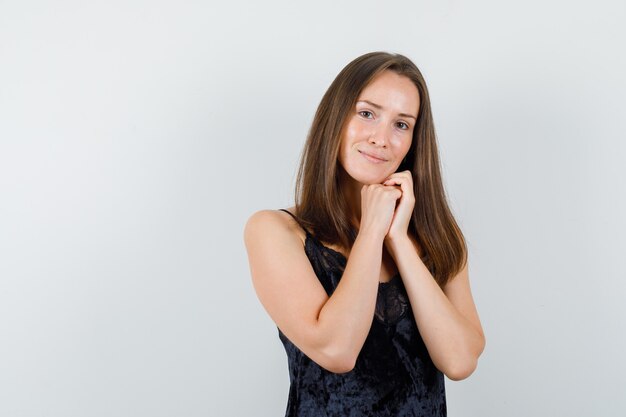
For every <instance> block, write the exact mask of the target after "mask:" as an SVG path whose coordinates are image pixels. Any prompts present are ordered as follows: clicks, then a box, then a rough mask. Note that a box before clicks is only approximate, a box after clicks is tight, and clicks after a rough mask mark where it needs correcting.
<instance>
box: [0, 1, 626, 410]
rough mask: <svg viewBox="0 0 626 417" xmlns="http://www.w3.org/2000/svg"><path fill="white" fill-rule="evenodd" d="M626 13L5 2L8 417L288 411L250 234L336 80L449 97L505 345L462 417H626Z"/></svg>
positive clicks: (463, 214)
mask: <svg viewBox="0 0 626 417" xmlns="http://www.w3.org/2000/svg"><path fill="white" fill-rule="evenodd" d="M624 21H626V6H625V3H624V2H623V1H621V0H615V1H610V0H602V1H596V2H590V1H586V2H583V1H571V0H570V1H546V0H541V1H538V0H533V1H524V2H502V1H473V2H461V1H453V0H447V1H441V0H440V1H434V0H432V1H406V2H380V1H377V2H373V1H351V2H348V1H333V2H331V1H315V2H287V1H284V2H278V1H259V2H252V1H250V2H246V3H243V2H219V3H212V2H208V1H198V2H180V1H177V2H174V1H143V2H139V1H106V2H105V1H90V2H84V1H74V2H70V1H49V2H44V1H39V2H37V1H32V2H28V1H19V2H18V1H13V2H11V1H6V0H0V338H1V340H0V415H2V416H7V417H18V416H55V417H56V416H59V417H70V416H76V417H79V416H80V417H85V416H133V417H134V416H220V417H221V416H268V417H272V416H280V415H284V412H285V407H286V403H287V393H288V384H289V381H288V373H287V360H286V355H285V352H284V349H283V347H282V345H281V344H280V341H279V339H278V333H277V329H276V327H275V325H274V323H273V322H272V321H271V319H270V318H269V316H268V315H267V313H266V312H265V310H264V309H263V307H262V306H261V304H260V302H259V301H258V299H257V298H256V294H255V292H254V289H253V287H252V284H251V279H250V274H249V269H248V263H247V256H246V252H245V247H244V244H243V226H244V224H245V221H246V220H247V218H248V217H249V216H250V215H251V214H252V213H253V212H255V211H256V210H260V209H278V208H284V207H289V206H291V205H292V204H293V196H292V193H293V185H294V181H295V172H296V168H297V163H298V159H299V155H300V151H301V149H302V145H303V143H304V140H305V136H306V133H307V131H308V128H309V126H310V123H311V120H312V118H313V114H314V112H315V109H316V107H317V105H318V103H319V100H320V99H321V97H322V95H323V93H324V91H325V90H326V88H327V87H328V86H329V84H330V83H331V81H332V80H333V78H334V77H335V76H336V74H337V73H338V72H339V71H340V70H341V68H343V66H344V65H346V64H347V63H348V62H349V61H351V60H352V59H354V58H356V57H357V56H359V55H361V54H363V53H365V52H370V51H376V50H385V51H389V52H399V53H402V54H404V55H407V56H408V57H409V58H411V59H413V60H414V62H415V63H416V64H417V65H418V67H419V68H420V69H421V70H422V72H423V74H424V76H425V78H426V81H427V83H428V86H429V89H430V94H431V98H432V106H433V113H434V118H435V125H436V128H437V133H438V140H439V145H440V151H441V159H442V165H443V174H444V179H445V185H446V191H447V193H448V195H449V198H450V203H451V206H452V208H453V211H454V214H455V215H456V217H457V219H458V221H459V223H460V225H461V227H462V229H463V231H464V233H465V235H466V237H467V240H468V243H469V250H470V282H471V284H472V290H473V293H474V298H475V301H476V304H477V307H478V310H479V314H480V317H481V320H482V323H483V327H484V330H485V333H486V337H487V346H486V349H485V351H484V352H483V355H482V356H481V358H480V361H479V365H478V368H477V370H476V371H475V372H474V374H472V375H471V376H470V377H469V378H468V379H466V380H463V381H458V382H454V381H450V380H446V389H447V398H448V410H449V415H450V416H455V417H458V416H461V417H462V416H476V417H488V416H493V417H502V416H507V417H516V416H520V417H522V416H524V417H527V416H533V417H537V416H623V415H625V413H626V399H625V398H626V397H624V395H623V393H624V382H623V376H624V374H626V361H625V360H624V351H625V350H626V337H625V334H624V333H625V332H624V330H625V327H626V326H625V321H626V320H625V317H626V312H625V308H624V299H625V296H626V280H625V278H626V274H625V273H624V266H623V265H624V264H623V262H620V261H621V260H623V259H624V251H625V249H626V245H625V244H624V232H625V231H626V230H625V229H626V227H625V226H626V221H625V220H624V213H625V212H626V196H625V188H626V187H625V184H624V178H626V167H625V161H626V142H625V139H626V137H625V133H626V126H625V120H626V118H625V116H626V114H625V113H626V110H625V109H626V106H625V105H624V98H625V97H626V95H625V93H626V81H625V77H624V74H625V73H626V59H625V56H624V41H623V39H625V37H626V29H625V26H624Z"/></svg>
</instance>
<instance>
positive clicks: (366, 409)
mask: <svg viewBox="0 0 626 417" xmlns="http://www.w3.org/2000/svg"><path fill="white" fill-rule="evenodd" d="M280 210H282V211H285V212H287V213H289V214H291V216H292V217H293V218H294V219H295V220H296V221H297V222H298V223H299V224H300V226H301V227H302V228H303V229H304V231H305V232H306V241H305V247H304V249H305V252H306V255H307V257H308V258H309V260H310V261H311V265H312V266H313V269H314V271H315V274H316V275H317V277H318V278H319V280H320V283H321V284H322V286H323V287H324V289H325V290H326V293H327V294H328V296H329V297H330V296H331V295H332V293H333V291H334V290H335V288H336V287H337V285H338V283H339V280H340V279H341V276H342V274H343V270H344V268H345V266H346V263H347V259H346V257H345V256H344V255H343V254H341V253H340V252H337V251H335V250H333V249H331V248H328V247H326V246H324V245H322V243H321V242H320V241H318V240H317V239H316V238H315V236H313V235H312V234H310V233H309V231H308V230H307V229H306V228H304V226H302V223H300V221H299V219H298V218H297V217H296V216H294V215H293V214H292V213H291V212H289V211H287V210H285V209H280ZM277 328H278V327H277ZM278 337H279V338H280V340H281V341H282V343H283V345H284V347H285V351H286V352H287V359H288V362H289V379H290V387H289V400H288V403H287V411H286V414H285V416H286V417H296V416H297V417H348V416H350V417H361V416H376V417H379V416H380V417H382V416H385V417H401V416H402V417H408V416H415V417H417V416H420V417H426V416H428V417H434V416H446V415H447V409H446V394H445V384H444V377H443V373H442V372H441V371H439V370H438V369H437V368H436V367H435V365H434V364H433V362H432V360H431V358H430V355H429V354H428V351H427V350H426V346H425V345H424V341H423V340H422V338H421V336H420V333H419V331H418V328H417V324H416V322H415V318H414V316H413V312H412V310H411V305H410V303H409V299H408V296H407V294H406V289H405V288H404V285H403V283H402V278H401V276H400V275H399V274H396V275H395V276H394V277H393V278H392V279H391V280H390V281H388V282H381V283H379V287H378V296H377V299H376V311H375V314H374V317H373V321H372V327H371V328H370V331H369V334H368V335H367V338H366V339H365V343H364V344H363V348H362V349H361V351H360V353H359V356H358V357H357V360H356V364H355V367H354V369H352V370H351V371H350V372H346V373H342V374H336V373H333V372H330V371H328V370H326V369H324V368H322V367H321V366H319V365H318V364H317V363H315V362H314V361H313V360H311V359H310V358H309V357H308V356H306V355H305V354H304V353H303V352H302V351H301V350H300V349H298V347H297V346H295V345H294V344H293V343H292V342H291V341H290V340H289V339H288V338H287V337H286V336H285V335H284V334H283V333H282V331H281V330H280V329H279V328H278Z"/></svg>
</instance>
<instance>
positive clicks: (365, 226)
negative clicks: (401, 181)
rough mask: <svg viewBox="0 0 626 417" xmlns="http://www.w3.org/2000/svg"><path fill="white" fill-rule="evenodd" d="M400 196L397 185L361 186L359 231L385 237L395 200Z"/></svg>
mask: <svg viewBox="0 0 626 417" xmlns="http://www.w3.org/2000/svg"><path fill="white" fill-rule="evenodd" d="M401 196H402V191H401V190H400V189H398V188H397V187H393V186H384V185H382V184H369V185H364V186H363V187H362V188H361V225H360V227H359V233H361V232H364V233H373V234H374V236H376V237H380V239H381V240H383V239H384V238H385V236H386V235H387V233H388V232H389V226H390V225H391V220H392V218H393V215H394V210H395V207H396V202H397V201H398V199H399V198H400V197H401Z"/></svg>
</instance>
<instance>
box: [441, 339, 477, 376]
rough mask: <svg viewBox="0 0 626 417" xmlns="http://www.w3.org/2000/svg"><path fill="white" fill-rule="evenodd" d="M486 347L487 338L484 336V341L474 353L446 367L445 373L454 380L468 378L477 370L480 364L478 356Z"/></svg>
mask: <svg viewBox="0 0 626 417" xmlns="http://www.w3.org/2000/svg"><path fill="white" fill-rule="evenodd" d="M484 349H485V339H484V337H482V342H481V344H480V345H479V346H478V350H477V351H476V352H475V353H474V354H472V355H468V356H467V357H466V359H464V360H459V361H457V362H456V363H454V364H451V365H450V366H448V367H447V368H446V369H445V371H444V374H445V375H446V376H447V377H448V379H451V380H452V381H461V380H463V379H466V378H468V377H469V376H470V375H471V374H473V373H474V371H475V370H476V367H477V366H478V357H479V356H480V355H481V353H482V352H483V350H484Z"/></svg>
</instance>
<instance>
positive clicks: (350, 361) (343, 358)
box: [319, 349, 356, 374]
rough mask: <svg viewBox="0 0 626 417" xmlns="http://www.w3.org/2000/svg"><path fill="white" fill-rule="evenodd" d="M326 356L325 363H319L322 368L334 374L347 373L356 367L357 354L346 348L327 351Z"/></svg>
mask: <svg viewBox="0 0 626 417" xmlns="http://www.w3.org/2000/svg"><path fill="white" fill-rule="evenodd" d="M323 357H324V358H325V360H324V363H323V364H321V363H320V364H319V365H320V366H321V367H322V368H324V369H326V370H327V371H329V372H332V373H334V374H345V373H347V372H350V371H352V370H353V369H354V367H355V365H356V356H355V355H352V354H350V353H349V352H348V351H347V350H345V349H341V350H339V349H336V350H332V351H328V350H327V351H326V352H325V353H324V355H323Z"/></svg>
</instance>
